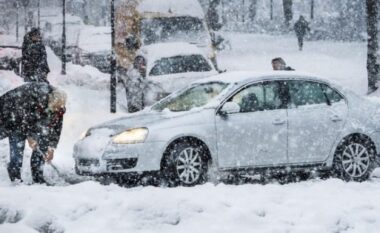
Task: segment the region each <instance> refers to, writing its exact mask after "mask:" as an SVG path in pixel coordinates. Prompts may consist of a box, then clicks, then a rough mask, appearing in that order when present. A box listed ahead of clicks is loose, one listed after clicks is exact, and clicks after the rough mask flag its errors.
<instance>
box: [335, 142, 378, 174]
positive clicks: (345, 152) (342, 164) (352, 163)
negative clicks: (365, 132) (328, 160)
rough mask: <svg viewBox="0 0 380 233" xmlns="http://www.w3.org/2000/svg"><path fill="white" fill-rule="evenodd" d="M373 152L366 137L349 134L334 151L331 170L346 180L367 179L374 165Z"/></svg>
mask: <svg viewBox="0 0 380 233" xmlns="http://www.w3.org/2000/svg"><path fill="white" fill-rule="evenodd" d="M375 154H376V152H375V149H374V147H373V145H372V143H371V141H370V140H369V139H368V138H364V137H361V136H356V135H355V136H350V137H348V138H347V139H346V140H344V141H343V142H342V143H341V145H340V146H339V147H338V149H337V151H336V152H335V157H334V165H333V172H334V174H335V175H336V176H337V177H339V178H341V179H343V180H346V181H351V180H353V181H364V180H367V179H368V178H369V177H370V175H371V172H372V171H373V169H374V166H375Z"/></svg>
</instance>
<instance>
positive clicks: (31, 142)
mask: <svg viewBox="0 0 380 233" xmlns="http://www.w3.org/2000/svg"><path fill="white" fill-rule="evenodd" d="M28 145H29V147H30V149H32V150H33V151H35V150H36V149H37V147H38V143H37V141H36V140H34V139H33V138H31V137H28Z"/></svg>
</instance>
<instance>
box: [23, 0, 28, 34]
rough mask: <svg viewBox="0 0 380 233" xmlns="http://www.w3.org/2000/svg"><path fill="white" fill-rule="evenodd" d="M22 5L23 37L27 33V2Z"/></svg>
mask: <svg viewBox="0 0 380 233" xmlns="http://www.w3.org/2000/svg"><path fill="white" fill-rule="evenodd" d="M23 3H24V35H26V33H27V32H28V20H27V18H26V17H27V16H26V15H27V12H26V7H27V6H28V3H29V2H28V1H23Z"/></svg>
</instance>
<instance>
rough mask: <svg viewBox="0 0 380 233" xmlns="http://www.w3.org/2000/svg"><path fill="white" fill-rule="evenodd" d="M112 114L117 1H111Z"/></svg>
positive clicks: (114, 108)
mask: <svg viewBox="0 0 380 233" xmlns="http://www.w3.org/2000/svg"><path fill="white" fill-rule="evenodd" d="M111 46H112V49H111V85H110V91H111V113H115V112H116V56H115V0H111Z"/></svg>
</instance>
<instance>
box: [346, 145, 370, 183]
mask: <svg viewBox="0 0 380 233" xmlns="http://www.w3.org/2000/svg"><path fill="white" fill-rule="evenodd" d="M342 165H343V169H344V171H345V172H346V173H347V174H348V175H349V176H350V177H353V178H356V177H361V176H363V175H364V174H365V173H366V172H367V170H368V168H369V165H370V155H369V153H368V150H367V148H365V147H364V146H363V145H361V144H359V143H352V144H350V145H348V146H346V148H345V150H344V151H343V154H342Z"/></svg>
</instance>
